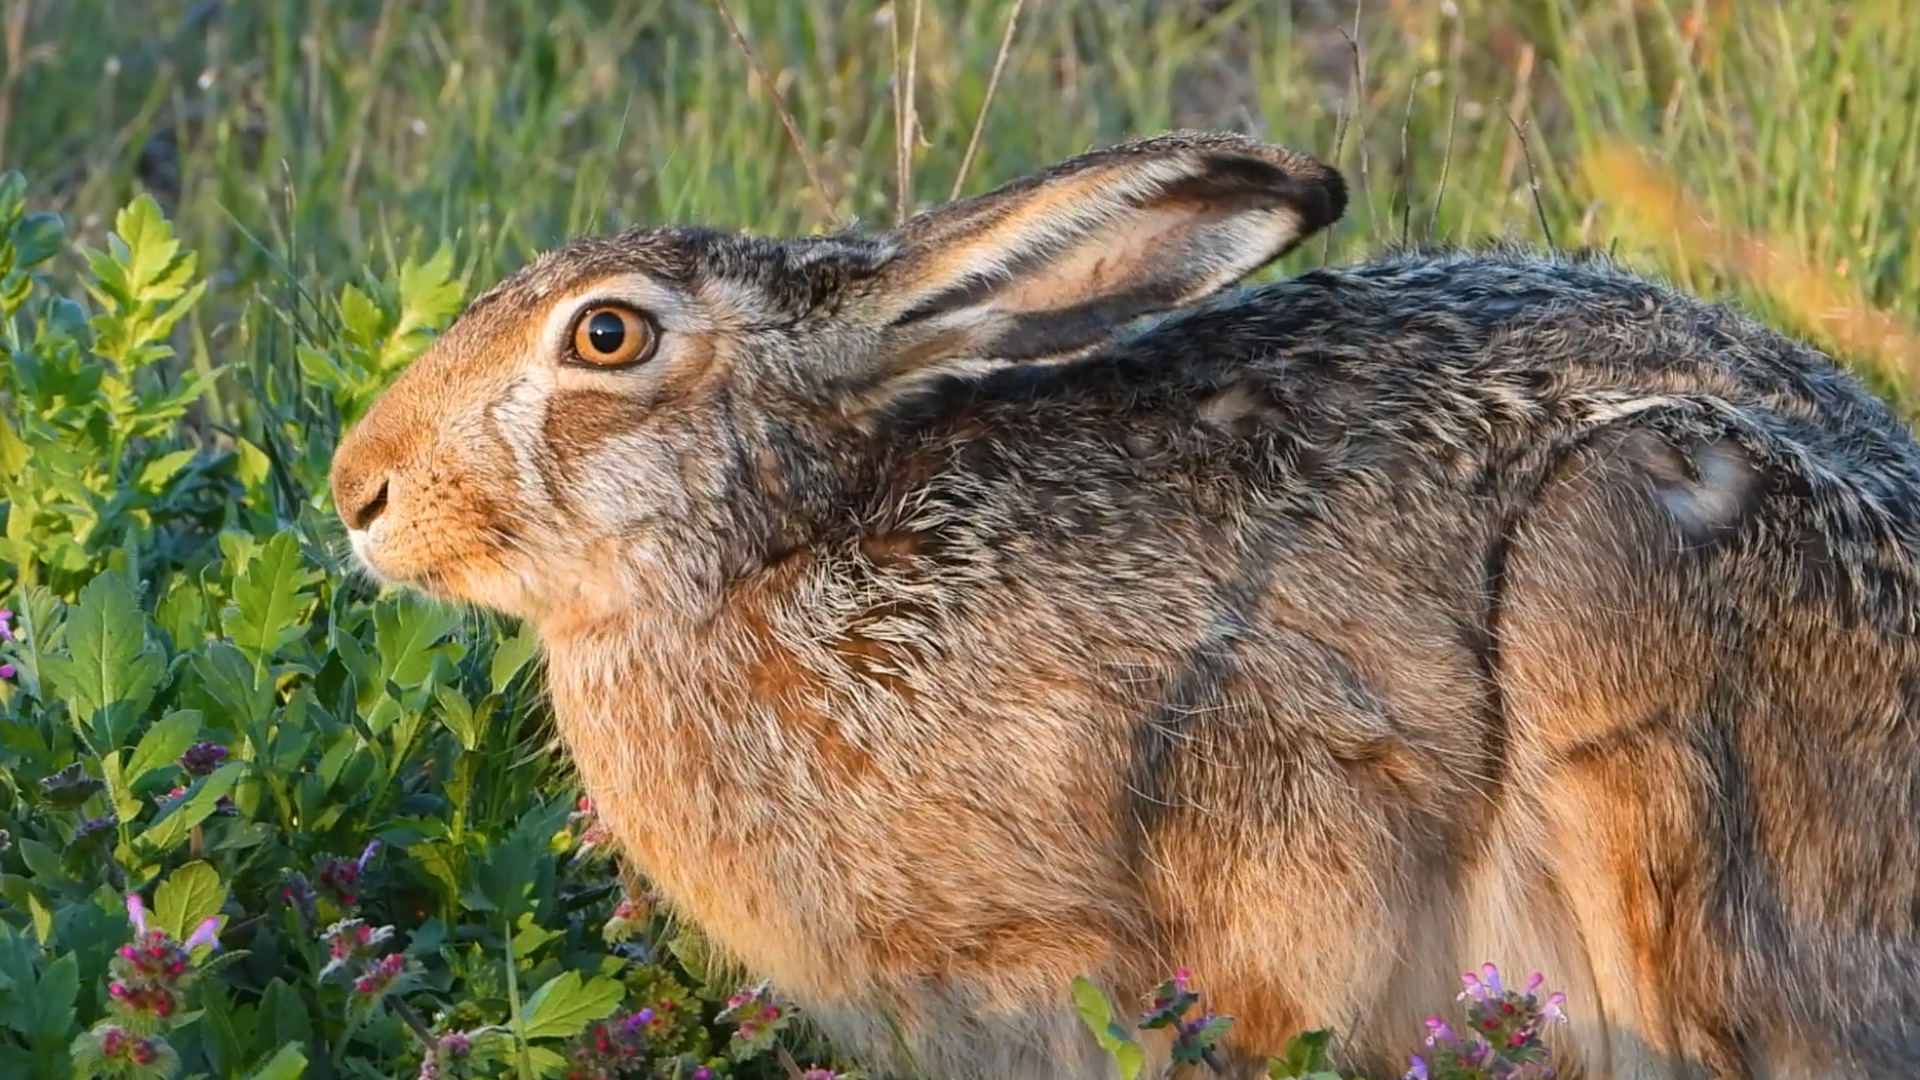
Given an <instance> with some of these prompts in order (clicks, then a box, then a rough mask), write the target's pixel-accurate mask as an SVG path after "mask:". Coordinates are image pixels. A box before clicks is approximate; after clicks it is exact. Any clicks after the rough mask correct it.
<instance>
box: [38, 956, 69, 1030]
mask: <svg viewBox="0 0 1920 1080" xmlns="http://www.w3.org/2000/svg"><path fill="white" fill-rule="evenodd" d="M79 995H80V964H79V962H78V961H77V960H75V959H74V955H73V954H72V953H66V954H65V955H63V956H61V957H60V959H58V960H55V961H54V962H53V963H51V964H48V965H47V966H46V967H45V968H43V969H41V972H40V984H39V985H38V986H37V987H35V988H34V991H33V1009H34V1013H35V1016H36V1020H37V1026H38V1031H37V1032H36V1033H35V1041H36V1042H39V1043H41V1044H42V1045H47V1044H60V1045H64V1044H65V1043H66V1041H67V1038H68V1034H69V1031H70V1029H71V1028H72V1027H73V1003H74V1000H75V999H76V998H78V997H79Z"/></svg>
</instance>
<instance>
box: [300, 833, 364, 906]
mask: <svg viewBox="0 0 1920 1080" xmlns="http://www.w3.org/2000/svg"><path fill="white" fill-rule="evenodd" d="M378 850H380V841H378V840H369V841H367V846H366V847H365V848H362V849H361V851H360V857H359V858H357V859H325V860H322V862H321V863H320V868H319V870H318V872H317V873H316V874H315V875H314V876H315V878H316V879H317V881H318V884H319V889H320V892H321V893H322V894H324V895H326V896H327V897H328V898H330V899H331V900H333V901H334V902H335V903H336V904H339V905H340V906H341V907H355V906H357V905H358V904H359V902H360V889H359V886H360V875H362V874H364V873H366V870H367V864H368V863H370V862H372V861H373V853H374V852H376V851H378Z"/></svg>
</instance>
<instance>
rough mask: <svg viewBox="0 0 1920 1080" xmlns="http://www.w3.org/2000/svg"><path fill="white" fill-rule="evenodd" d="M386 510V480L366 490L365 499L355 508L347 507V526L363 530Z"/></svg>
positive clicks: (382, 479)
mask: <svg viewBox="0 0 1920 1080" xmlns="http://www.w3.org/2000/svg"><path fill="white" fill-rule="evenodd" d="M386 508H387V479H386V478H385V477H381V478H380V482H379V483H378V484H376V485H374V486H372V487H371V488H368V489H366V498H364V499H362V500H360V502H359V504H358V505H356V506H349V507H347V508H346V509H347V525H348V527H349V528H354V529H364V528H366V527H367V526H369V525H372V524H373V523H374V520H375V519H377V518H378V517H379V516H380V512H381V511H383V510H385V509H386Z"/></svg>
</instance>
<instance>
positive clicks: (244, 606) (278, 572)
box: [221, 532, 321, 666]
mask: <svg viewBox="0 0 1920 1080" xmlns="http://www.w3.org/2000/svg"><path fill="white" fill-rule="evenodd" d="M320 578H321V574H320V572H319V571H317V570H314V569H313V568H311V567H309V566H308V565H307V563H306V559H305V558H304V557H303V556H302V555H301V552H300V541H299V540H298V539H297V538H296V537H295V536H294V535H293V533H291V532H281V533H276V534H275V535H274V537H273V539H271V540H269V541H267V543H266V545H265V546H264V547H262V548H261V549H260V550H259V552H258V553H257V554H255V556H254V557H253V559H252V560H251V561H250V562H249V563H248V564H247V570H246V573H244V574H242V575H240V577H239V578H238V579H237V580H235V581H234V583H233V600H234V604H233V606H232V607H230V608H228V609H227V611H226V612H225V614H224V615H223V616H222V619H221V625H222V626H223V628H224V629H225V630H226V632H227V636H228V637H229V638H232V639H233V644H234V647H235V648H238V649H239V650H240V651H241V653H243V654H244V655H245V656H246V657H247V659H249V660H251V661H253V663H254V664H255V665H256V666H259V665H264V664H266V663H267V662H268V661H270V660H271V659H272V658H273V657H274V655H275V654H276V653H278V652H279V651H280V650H281V649H283V648H285V647H286V646H288V645H289V644H292V643H293V642H294V641H295V640H297V639H298V638H299V637H300V635H301V634H303V633H305V632H306V628H307V616H308V614H309V613H310V612H311V611H312V610H313V602H314V597H313V594H312V593H310V592H308V591H307V590H308V589H310V588H311V587H312V586H313V585H314V584H315V583H316V582H318V581H319V580H320Z"/></svg>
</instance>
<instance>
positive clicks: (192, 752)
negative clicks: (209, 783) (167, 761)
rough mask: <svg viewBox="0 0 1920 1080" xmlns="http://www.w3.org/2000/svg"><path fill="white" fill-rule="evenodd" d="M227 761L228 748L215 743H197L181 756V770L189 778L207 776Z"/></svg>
mask: <svg viewBox="0 0 1920 1080" xmlns="http://www.w3.org/2000/svg"><path fill="white" fill-rule="evenodd" d="M225 760H227V748H226V747H224V746H221V745H220V744H219V743H214V742H197V743H194V744H193V745H192V746H189V747H187V750H186V752H185V753H183V754H181V755H180V760H179V765H180V770H181V771H182V772H184V773H186V774H187V775H188V776H205V775H207V774H208V773H211V772H212V771H213V770H215V769H217V768H219V767H220V763H221V762H223V761H225Z"/></svg>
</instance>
